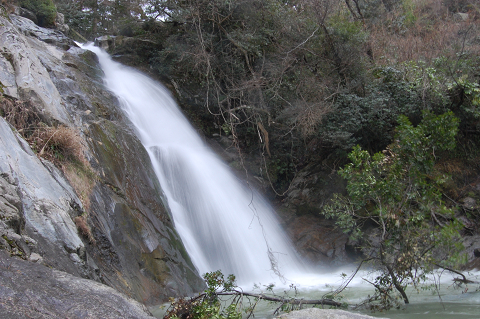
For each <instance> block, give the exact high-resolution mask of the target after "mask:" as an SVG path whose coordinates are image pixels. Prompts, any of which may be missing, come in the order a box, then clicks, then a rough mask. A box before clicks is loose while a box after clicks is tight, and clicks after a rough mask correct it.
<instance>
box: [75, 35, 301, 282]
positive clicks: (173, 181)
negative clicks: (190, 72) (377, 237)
mask: <svg viewBox="0 0 480 319" xmlns="http://www.w3.org/2000/svg"><path fill="white" fill-rule="evenodd" d="M84 48H85V49H88V50H91V51H93V52H95V53H96V54H97V55H98V57H99V60H100V65H101V67H102V69H103V71H104V73H105V78H104V81H105V84H106V86H107V87H108V89H110V90H111V91H112V92H113V93H114V94H116V95H117V97H118V98H119V100H120V103H121V106H122V108H123V111H124V112H125V113H126V114H127V116H128V117H129V118H130V120H131V122H132V123H133V124H134V126H135V127H136V132H137V135H138V137H139V139H140V140H141V142H142V143H143V145H144V146H145V148H146V149H147V151H148V153H149V155H150V158H151V161H152V164H153V166H154V169H155V172H156V174H157V177H158V179H159V181H160V184H161V187H162V189H163V191H164V193H165V195H166V198H167V201H168V206H169V208H170V210H171V213H172V215H173V219H174V223H175V227H176V229H177V231H178V232H179V234H180V237H181V238H182V241H183V243H184V245H185V247H186V249H187V252H188V254H189V255H190V257H191V259H192V261H193V263H194V264H195V266H196V267H197V270H198V271H199V273H200V274H204V273H205V272H210V271H215V270H221V271H222V272H223V273H224V274H225V275H228V274H234V275H235V276H236V277H237V281H238V283H240V284H247V283H248V284H249V283H252V282H263V283H268V282H271V281H272V280H275V279H278V278H277V277H276V275H275V274H274V273H275V271H273V270H272V269H273V268H275V267H273V268H272V260H273V261H274V263H276V264H277V265H278V270H279V271H280V273H281V274H283V275H284V276H285V277H286V278H289V276H290V275H294V274H296V273H299V272H301V271H302V269H303V266H302V263H301V262H300V261H299V259H298V257H297V254H296V252H295V250H294V249H293V247H292V245H291V243H290V241H289V239H288V237H287V236H286V234H285V233H284V231H283V230H282V229H281V228H280V227H279V225H278V221H277V220H276V216H275V213H274V211H273V209H272V208H271V207H270V205H269V204H268V203H267V202H266V201H265V200H264V199H263V198H262V197H261V196H260V195H259V194H258V193H257V192H255V191H254V190H252V189H250V188H249V187H247V186H246V185H244V184H243V183H242V182H240V181H239V180H238V179H237V178H236V177H235V176H234V175H233V174H232V172H230V170H229V168H228V166H227V165H225V164H224V163H223V162H222V161H221V160H219V159H218V158H217V157H216V156H215V155H214V154H213V152H212V151H211V150H209V148H208V147H207V146H206V145H205V144H204V142H203V141H202V140H201V138H200V137H199V136H198V134H197V132H196V131H195V130H194V128H193V127H192V126H191V125H190V124H189V122H188V121H187V119H186V118H185V117H184V115H183V114H182V112H181V111H180V110H179V108H178V106H177V105H176V103H175V101H174V100H173V98H172V97H171V95H170V93H169V92H168V91H167V90H166V89H165V88H164V87H163V86H162V85H161V84H159V83H157V82H155V81H153V80H151V79H150V78H148V77H147V76H145V75H143V74H142V73H140V72H138V71H136V70H134V69H132V68H128V67H125V66H123V65H121V64H119V63H117V62H114V61H112V59H111V58H110V57H109V56H108V54H107V53H105V52H104V51H101V50H100V49H99V48H96V47H94V46H93V45H87V46H84ZM269 256H270V257H271V256H273V257H274V259H272V258H270V257H269Z"/></svg>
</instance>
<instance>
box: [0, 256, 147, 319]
mask: <svg viewBox="0 0 480 319" xmlns="http://www.w3.org/2000/svg"><path fill="white" fill-rule="evenodd" d="M0 317H1V318H11V319H16V318H19V319H20V318H71V319H74V318H75V319H77V318H78V319H80V318H112V319H113V318H132V319H133V318H135V319H137V318H138V319H147V318H153V317H152V316H150V313H149V312H148V310H147V309H146V307H145V306H143V305H142V304H140V303H138V302H136V301H135V300H133V299H131V298H128V297H126V296H125V295H123V294H121V293H119V292H118V291H116V290H115V289H112V288H110V287H108V286H106V285H103V284H100V283H98V282H95V281H93V280H87V279H82V278H78V277H75V276H72V275H70V274H68V273H65V272H62V271H58V270H55V269H51V268H48V267H45V266H41V265H38V264H35V263H32V262H28V261H23V260H20V259H17V258H12V257H8V256H7V254H6V253H5V252H2V251H0Z"/></svg>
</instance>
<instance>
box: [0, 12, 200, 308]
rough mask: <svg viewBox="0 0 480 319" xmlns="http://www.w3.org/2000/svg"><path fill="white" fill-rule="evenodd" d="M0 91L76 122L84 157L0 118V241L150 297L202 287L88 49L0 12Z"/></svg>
mask: <svg viewBox="0 0 480 319" xmlns="http://www.w3.org/2000/svg"><path fill="white" fill-rule="evenodd" d="M2 99H3V101H5V100H9V101H13V102H15V101H20V100H23V101H29V102H30V105H32V106H33V107H34V108H35V112H36V113H37V114H39V116H40V118H41V120H42V123H43V125H45V126H52V127H58V126H59V125H63V126H66V127H68V128H70V129H72V130H75V131H76V132H77V136H78V137H79V139H80V143H81V144H82V145H83V147H84V152H83V153H84V156H85V157H86V159H87V161H86V162H87V163H85V165H82V164H78V163H68V162H64V163H62V164H61V165H60V166H59V165H57V166H55V165H53V164H52V163H51V162H49V161H47V160H44V159H41V158H40V157H38V156H37V154H35V153H34V152H33V151H32V149H31V147H30V145H29V144H28V143H27V142H26V141H25V140H23V139H22V137H21V136H20V134H18V132H16V131H15V129H13V127H12V126H11V125H9V123H7V122H6V121H5V120H4V119H3V118H0V246H1V247H2V249H4V250H6V251H8V252H9V253H10V254H11V255H16V256H20V257H21V258H23V259H29V260H31V261H32V262H37V263H42V264H45V265H47V266H50V267H52V268H54V269H57V270H61V271H65V272H67V273H69V274H72V275H74V276H79V277H84V278H90V279H94V280H97V281H100V282H103V283H106V284H107V285H109V286H111V287H114V288H115V289H117V290H118V291H121V292H123V293H125V294H127V295H128V296H130V297H133V298H134V299H136V300H139V301H141V302H143V303H146V304H154V303H158V302H160V301H162V300H165V299H166V298H168V297H170V296H179V295H186V294H191V293H192V292H194V291H198V290H201V289H202V288H203V281H202V280H201V279H200V278H199V276H198V274H197V272H196V270H195V268H194V266H193V264H192V262H191V261H190V259H189V257H188V255H187V254H186V252H185V249H184V247H183V244H182V242H181V240H180V238H179V236H178V235H177V233H176V231H175V229H174V225H173V223H172V221H171V218H170V216H169V213H168V208H167V207H166V206H165V204H164V201H163V200H162V197H163V194H162V190H161V188H160V186H159V183H158V181H157V179H156V178H155V177H154V176H155V174H154V172H153V169H152V167H151V163H150V160H149V157H148V155H147V153H146V151H145V149H144V148H143V146H142V145H141V144H140V142H139V140H138V139H137V138H136V136H135V134H134V132H133V130H132V129H131V125H130V123H129V121H128V119H126V118H125V116H124V115H123V113H122V112H121V111H120V108H119V106H118V102H117V100H116V98H115V97H114V96H112V94H111V93H109V92H108V91H107V90H106V89H105V88H104V86H103V83H102V73H101V71H100V69H99V67H98V65H97V60H96V56H95V55H94V54H93V53H91V52H88V51H84V50H82V49H80V48H79V47H78V46H77V45H76V44H75V43H74V42H73V41H72V40H70V39H68V38H66V37H65V36H64V35H63V34H62V33H61V32H59V31H55V30H49V29H44V28H40V27H38V26H36V25H35V24H34V23H33V22H32V21H31V20H28V19H26V18H23V17H19V16H15V15H10V16H6V15H3V16H0V102H1V101H2ZM2 115H4V114H2Z"/></svg>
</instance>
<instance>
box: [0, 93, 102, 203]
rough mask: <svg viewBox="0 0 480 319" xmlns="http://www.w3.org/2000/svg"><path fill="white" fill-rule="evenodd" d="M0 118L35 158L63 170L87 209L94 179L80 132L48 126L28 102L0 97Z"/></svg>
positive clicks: (61, 126) (63, 127)
mask: <svg viewBox="0 0 480 319" xmlns="http://www.w3.org/2000/svg"><path fill="white" fill-rule="evenodd" d="M0 115H2V116H3V117H4V118H5V119H6V120H7V121H8V122H9V123H10V124H11V125H12V126H13V127H15V129H16V130H17V132H18V133H19V134H20V135H21V136H22V137H23V138H24V139H25V140H26V141H27V142H28V143H29V145H30V147H31V148H32V149H33V150H34V151H35V152H36V153H37V156H39V157H41V158H43V159H46V160H49V161H50V162H52V163H54V164H55V166H57V167H58V168H60V169H61V170H62V171H63V173H64V174H65V177H66V178H67V179H68V181H69V182H70V184H71V185H72V187H73V188H74V190H75V192H76V193H77V196H78V197H79V198H80V200H81V202H82V204H83V207H84V208H85V209H87V210H88V208H89V207H90V200H89V197H90V194H91V192H92V190H93V186H94V185H95V176H94V174H93V171H92V168H91V166H90V163H89V162H88V160H87V159H86V158H85V150H86V147H85V145H84V141H83V139H82V138H81V136H80V134H79V132H78V131H77V130H76V129H74V128H70V127H66V126H63V125H60V126H58V127H55V126H48V125H47V124H45V123H44V122H42V119H41V117H40V115H39V114H38V112H37V111H36V109H35V107H34V106H33V105H32V104H31V103H30V102H27V101H19V100H13V99H9V98H6V97H3V96H0Z"/></svg>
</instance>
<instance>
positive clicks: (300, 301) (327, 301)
mask: <svg viewBox="0 0 480 319" xmlns="http://www.w3.org/2000/svg"><path fill="white" fill-rule="evenodd" d="M216 295H217V296H245V297H253V298H258V299H261V300H266V301H273V302H279V303H282V304H290V305H326V306H334V307H340V306H341V305H342V304H341V303H339V302H337V301H334V300H332V299H313V300H309V299H297V298H280V297H273V296H267V295H264V294H253V293H249V292H242V291H238V290H233V291H231V292H217V293H216Z"/></svg>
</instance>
